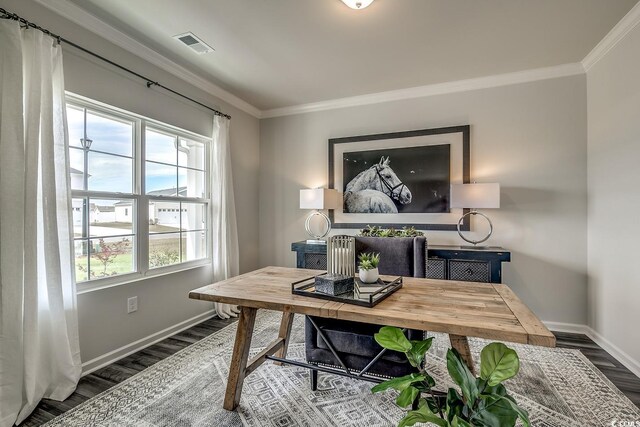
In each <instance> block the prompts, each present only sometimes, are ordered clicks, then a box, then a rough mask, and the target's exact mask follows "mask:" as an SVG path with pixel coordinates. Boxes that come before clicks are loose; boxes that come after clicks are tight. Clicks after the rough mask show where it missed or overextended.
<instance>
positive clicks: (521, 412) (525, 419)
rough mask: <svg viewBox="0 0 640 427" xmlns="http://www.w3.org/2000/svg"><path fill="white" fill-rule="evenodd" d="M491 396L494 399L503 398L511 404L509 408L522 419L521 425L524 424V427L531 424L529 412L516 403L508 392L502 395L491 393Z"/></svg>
mask: <svg viewBox="0 0 640 427" xmlns="http://www.w3.org/2000/svg"><path fill="white" fill-rule="evenodd" d="M492 397H493V398H494V399H498V398H499V399H503V400H505V401H506V403H507V404H508V405H510V406H511V409H512V410H513V411H514V412H515V413H516V414H517V415H518V418H520V420H521V421H522V425H524V427H529V426H530V425H531V422H530V421H529V413H528V412H527V411H526V409H524V408H521V407H520V406H519V405H518V404H517V403H516V401H515V399H514V398H513V397H511V396H509V395H508V394H505V395H503V396H500V395H492Z"/></svg>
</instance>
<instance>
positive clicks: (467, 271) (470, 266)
mask: <svg viewBox="0 0 640 427" xmlns="http://www.w3.org/2000/svg"><path fill="white" fill-rule="evenodd" d="M449 280H461V281H464V282H491V275H490V269H489V263H488V262H481V261H457V260H450V261H449Z"/></svg>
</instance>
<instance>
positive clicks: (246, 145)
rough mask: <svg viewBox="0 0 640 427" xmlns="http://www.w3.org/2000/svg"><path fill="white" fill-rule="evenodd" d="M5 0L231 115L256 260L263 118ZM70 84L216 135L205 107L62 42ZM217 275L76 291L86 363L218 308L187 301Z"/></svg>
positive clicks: (23, 0) (239, 187) (241, 213)
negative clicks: (132, 305)
mask: <svg viewBox="0 0 640 427" xmlns="http://www.w3.org/2000/svg"><path fill="white" fill-rule="evenodd" d="M1 5H2V7H4V8H5V9H7V10H9V11H12V12H16V13H18V14H20V15H23V16H24V17H25V18H27V19H29V20H32V21H34V22H36V23H38V24H40V25H42V26H44V27H47V28H49V29H51V30H52V31H54V32H57V33H59V34H60V35H62V36H63V37H66V38H68V39H70V40H72V41H75V42H76V43H78V44H80V45H82V46H84V47H87V48H89V49H92V50H95V51H97V52H98V53H100V54H102V55H104V56H106V57H107V58H110V59H112V60H114V61H116V62H119V63H121V64H123V65H125V66H127V67H129V68H132V69H134V70H136V71H138V72H140V73H142V74H147V75H148V76H150V77H151V78H153V79H154V80H157V81H160V82H161V83H163V84H165V85H167V86H169V87H171V88H173V89H175V90H178V91H181V92H184V93H185V94H187V95H189V96H191V97H193V98H195V99H198V100H200V101H201V102H204V103H206V104H209V105H211V106H214V107H218V108H220V109H221V110H222V111H224V112H226V113H228V114H230V115H231V116H232V117H233V118H232V120H231V147H232V148H231V156H232V162H233V175H234V190H235V194H236V203H237V211H238V229H239V240H240V255H241V256H240V269H241V271H242V272H245V271H248V270H252V269H255V268H256V267H257V265H258V247H257V244H256V238H257V235H258V219H257V216H256V212H257V211H258V169H259V165H258V162H259V121H258V120H257V119H256V118H254V117H251V116H250V115H248V114H246V113H244V112H242V111H240V110H238V109H236V108H234V107H232V106H230V105H227V104H225V103H224V102H221V101H220V100H219V99H217V98H215V97H213V96H210V95H208V94H206V93H204V92H203V91H201V90H199V89H197V88H195V87H194V86H191V85H189V84H188V83H186V82H184V81H183V80H180V79H178V78H176V77H174V76H173V75H171V74H169V73H166V72H164V71H161V70H159V69H158V68H157V67H155V66H153V65H152V64H149V63H147V62H145V61H143V60H141V59H140V58H138V57H136V56H135V55H132V54H130V53H128V52H126V51H124V50H122V49H120V48H118V47H116V46H114V45H112V44H111V43H109V42H107V41H105V40H104V39H102V38H100V37H98V36H96V35H94V34H92V33H90V32H89V31H86V30H84V29H83V28H81V27H79V26H77V25H75V24H73V23H71V22H69V21H67V20H65V19H63V18H62V17H60V16H59V15H57V14H55V13H52V12H51V11H50V10H48V9H46V8H44V7H42V6H40V5H38V4H37V3H35V2H33V1H32V0H2V2H1ZM64 67H65V84H66V89H67V90H68V91H71V92H74V93H77V94H79V95H83V96H86V97H89V98H92V99H95V100H98V101H101V102H105V103H107V104H111V105H114V106H117V107H120V108H123V109H126V110H129V111H133V112H135V113H138V114H142V115H145V116H148V117H151V118H153V119H157V120H161V121H163V122H166V123H170V124H172V125H175V126H179V127H182V128H185V129H188V130H191V131H193V132H197V133H200V134H203V135H211V130H212V116H211V113H210V112H208V111H207V110H205V109H203V108H201V107H198V106H195V105H194V104H192V103H190V102H188V101H184V100H181V99H179V98H178V97H176V96H173V95H168V94H167V93H165V92H163V91H162V90H155V89H147V88H146V86H145V84H144V82H142V81H140V80H139V79H137V78H134V77H131V76H129V75H127V74H125V73H123V72H121V71H116V70H114V69H113V68H112V67H110V66H108V65H105V64H103V63H101V62H99V61H97V60H94V59H91V58H89V57H87V55H85V54H82V53H77V51H75V50H74V49H73V48H69V49H66V48H65V49H64ZM210 282H211V268H210V267H200V268H196V269H192V270H188V271H183V272H180V273H175V274H170V275H165V276H162V277H156V278H150V279H146V280H141V281H137V282H132V283H129V284H126V285H121V286H116V287H111V288H107V289H103V290H98V291H93V292H89V293H83V294H81V295H79V296H78V312H79V323H80V346H81V355H82V360H83V362H86V361H88V360H90V359H93V358H95V357H98V356H101V355H103V354H105V353H107V352H110V351H113V350H115V349H118V348H120V347H122V346H125V345H128V344H130V343H132V342H134V341H136V340H139V339H142V338H144V337H147V336H149V335H151V334H153V333H156V332H158V331H161V330H163V329H165V328H168V327H170V326H173V325H175V324H177V323H179V322H182V321H185V320H186V319H189V318H192V317H194V316H197V315H198V314H201V313H204V312H206V311H208V310H211V309H212V305H211V304H208V303H203V302H199V301H193V300H189V299H188V298H187V294H188V291H189V290H191V289H193V288H196V287H198V286H203V285H205V284H208V283H210ZM134 295H137V296H138V306H139V309H138V311H137V312H135V313H132V314H127V311H126V302H127V297H130V296H134Z"/></svg>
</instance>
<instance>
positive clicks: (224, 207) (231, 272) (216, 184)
mask: <svg viewBox="0 0 640 427" xmlns="http://www.w3.org/2000/svg"><path fill="white" fill-rule="evenodd" d="M210 170H211V199H212V200H211V210H212V221H211V223H212V227H211V228H212V239H213V281H214V282H218V281H220V280H224V279H227V278H229V277H233V276H237V275H238V273H239V266H238V265H239V260H238V257H239V253H238V227H237V223H236V205H235V201H234V197H233V177H232V175H231V147H230V146H229V119H227V118H225V117H221V116H214V118H213V137H212V150H211V168H210ZM215 309H216V313H217V315H218V316H219V317H221V318H222V319H227V318H229V317H236V316H237V315H238V312H239V310H238V307H237V306H235V305H229V304H220V303H215Z"/></svg>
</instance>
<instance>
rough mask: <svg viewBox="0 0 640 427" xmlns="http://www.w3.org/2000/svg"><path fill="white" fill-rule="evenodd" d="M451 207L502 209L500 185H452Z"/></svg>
mask: <svg viewBox="0 0 640 427" xmlns="http://www.w3.org/2000/svg"><path fill="white" fill-rule="evenodd" d="M451 207H452V208H471V209H497V208H499V207H500V184H498V183H490V184H451Z"/></svg>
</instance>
